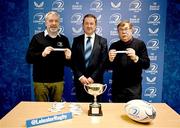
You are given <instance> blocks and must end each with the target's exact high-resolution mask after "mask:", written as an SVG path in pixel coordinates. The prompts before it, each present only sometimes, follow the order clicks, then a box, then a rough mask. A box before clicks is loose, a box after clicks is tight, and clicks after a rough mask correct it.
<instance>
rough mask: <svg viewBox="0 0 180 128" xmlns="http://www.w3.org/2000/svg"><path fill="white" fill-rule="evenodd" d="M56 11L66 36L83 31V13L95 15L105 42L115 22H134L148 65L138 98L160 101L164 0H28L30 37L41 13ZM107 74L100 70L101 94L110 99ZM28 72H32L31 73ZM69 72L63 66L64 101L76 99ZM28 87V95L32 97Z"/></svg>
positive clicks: (38, 28)
mask: <svg viewBox="0 0 180 128" xmlns="http://www.w3.org/2000/svg"><path fill="white" fill-rule="evenodd" d="M50 10H54V11H57V12H58V13H59V14H60V15H61V18H60V21H61V28H60V31H61V33H62V34H64V35H66V36H67V37H68V38H69V41H70V42H71V45H72V40H73V37H75V36H78V35H80V34H82V33H83V28H82V19H83V16H84V15H85V14H87V13H92V14H94V15H96V17H97V19H98V24H97V29H96V33H97V34H99V35H101V36H103V37H106V38H107V40H108V45H109V46H110V44H111V43H112V42H114V41H116V40H118V39H119V38H118V33H117V29H116V26H117V23H119V22H120V21H121V20H124V19H128V20H130V21H131V22H132V23H133V24H134V34H133V35H134V37H137V38H139V39H141V40H144V42H145V43H146V46H147V49H148V54H149V57H150V60H151V65H150V68H149V69H148V70H145V71H144V72H143V83H142V85H143V95H142V99H144V100H147V101H149V102H161V99H162V80H163V63H164V41H165V21H166V0H163V1H162V0H106V1H105V0H34V1H32V0H29V20H30V21H29V28H30V39H31V38H32V36H33V35H34V34H36V33H38V32H41V31H43V30H44V28H45V26H44V15H45V14H46V13H47V12H48V11H50ZM111 74H112V71H107V72H105V74H104V83H105V84H107V86H108V88H107V90H106V92H105V93H104V94H103V100H104V101H109V102H110V101H111V83H112V79H111ZM31 76H32V75H31ZM74 90H75V89H74V86H73V75H72V71H71V69H70V68H66V69H65V90H64V95H63V98H64V100H65V101H76V98H75V91H74ZM33 96H34V95H33V89H32V99H33Z"/></svg>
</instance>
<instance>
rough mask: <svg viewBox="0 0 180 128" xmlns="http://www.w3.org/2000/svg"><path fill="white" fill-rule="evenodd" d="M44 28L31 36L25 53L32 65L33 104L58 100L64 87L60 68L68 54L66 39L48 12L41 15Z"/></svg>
mask: <svg viewBox="0 0 180 128" xmlns="http://www.w3.org/2000/svg"><path fill="white" fill-rule="evenodd" d="M45 25H46V29H45V31H43V32H40V33H38V34H36V35H34V36H33V37H32V40H31V42H30V44H29V48H28V50H27V54H26V60H27V62H28V63H30V64H33V81H34V83H33V84H34V94H35V98H36V100H37V101H61V97H62V93H63V88H64V80H63V77H64V66H65V64H67V65H68V64H69V60H70V59H71V51H70V45H69V41H68V38H67V37H66V36H64V35H62V34H60V32H59V26H60V16H59V14H58V13H57V12H54V11H50V12H48V13H47V14H46V15H45Z"/></svg>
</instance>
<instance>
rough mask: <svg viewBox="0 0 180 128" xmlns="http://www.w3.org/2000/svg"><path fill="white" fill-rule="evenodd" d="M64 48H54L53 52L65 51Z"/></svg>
mask: <svg viewBox="0 0 180 128" xmlns="http://www.w3.org/2000/svg"><path fill="white" fill-rule="evenodd" d="M65 50H66V49H65V48H54V49H53V51H65Z"/></svg>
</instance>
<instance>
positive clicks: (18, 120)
mask: <svg viewBox="0 0 180 128" xmlns="http://www.w3.org/2000/svg"><path fill="white" fill-rule="evenodd" d="M52 103H53V102H20V103H19V104H18V105H17V106H16V107H15V108H13V109H12V110H11V111H10V112H9V113H7V114H6V115H5V116H4V117H3V118H2V119H1V121H0V128H25V127H26V124H25V123H26V120H28V119H33V118H38V117H44V116H50V115H55V114H60V113H62V112H56V113H54V112H49V111H48V108H51V106H52ZM68 104H70V103H66V104H65V108H64V109H63V112H67V111H68V109H69V108H68ZM77 104H80V105H81V107H82V110H83V112H82V114H81V115H79V116H75V117H73V118H72V119H69V120H64V121H59V122H54V123H49V124H44V125H39V126H34V127H33V128H180V115H179V114H178V113H176V112H175V111H174V110H173V109H171V108H170V107H169V106H168V105H167V104H165V103H152V104H153V106H154V107H155V108H156V111H157V116H156V118H155V119H154V120H153V121H152V122H151V123H147V124H142V123H138V122H135V121H133V120H131V119H130V118H128V117H127V116H126V114H125V111H124V109H123V106H124V104H123V103H101V105H102V111H103V116H100V117H95V116H88V115H87V114H88V109H89V103H77Z"/></svg>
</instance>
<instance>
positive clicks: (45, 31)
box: [44, 29, 61, 37]
mask: <svg viewBox="0 0 180 128" xmlns="http://www.w3.org/2000/svg"><path fill="white" fill-rule="evenodd" d="M47 35H48V31H47V29H46V30H44V36H45V37H46V36H47ZM58 36H59V37H61V35H60V31H58Z"/></svg>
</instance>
